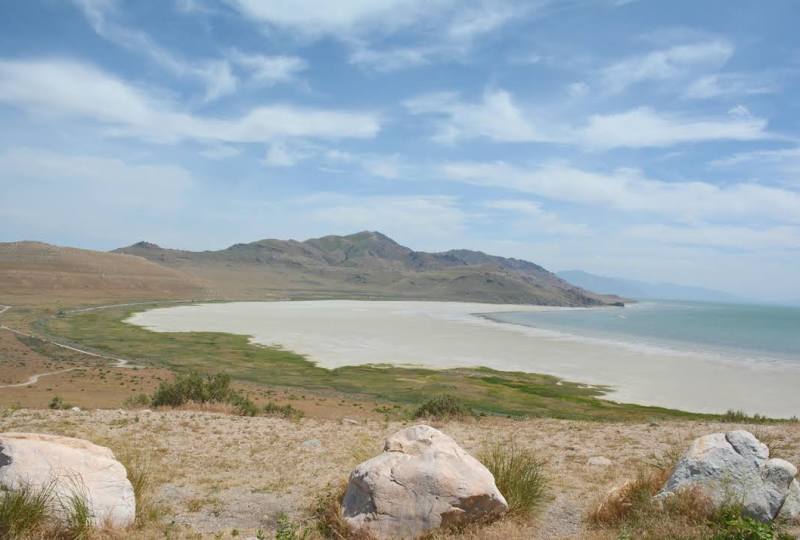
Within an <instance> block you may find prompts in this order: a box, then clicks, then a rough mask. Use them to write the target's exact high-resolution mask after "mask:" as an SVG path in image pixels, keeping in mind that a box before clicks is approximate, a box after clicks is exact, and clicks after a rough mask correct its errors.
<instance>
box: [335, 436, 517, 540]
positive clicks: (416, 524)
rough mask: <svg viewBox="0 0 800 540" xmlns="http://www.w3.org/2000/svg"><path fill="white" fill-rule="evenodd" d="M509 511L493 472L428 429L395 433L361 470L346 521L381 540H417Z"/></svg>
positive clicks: (354, 478)
mask: <svg viewBox="0 0 800 540" xmlns="http://www.w3.org/2000/svg"><path fill="white" fill-rule="evenodd" d="M507 510H508V505H507V504H506V500H505V498H504V497H503V495H502V494H501V493H500V492H499V491H498V489H497V486H496V485H495V482H494V477H493V476H492V474H491V473H490V472H489V470H488V469H487V468H486V467H484V466H483V465H482V464H481V463H480V462H479V461H478V460H476V459H475V458H473V457H472V456H470V455H469V454H468V453H467V452H466V451H464V450H463V449H462V448H461V447H460V446H459V445H458V444H457V443H456V442H455V441H454V440H453V439H451V438H450V437H448V436H447V435H445V434H444V433H442V432H440V431H438V430H436V429H434V428H432V427H429V426H425V425H418V426H414V427H410V428H407V429H404V430H402V431H399V432H397V433H395V434H394V435H392V436H391V437H389V439H387V441H386V444H385V446H384V452H383V453H382V454H380V455H379V456H377V457H374V458H372V459H370V460H368V461H365V462H364V463H362V464H360V465H359V466H358V467H356V469H355V470H354V471H353V473H352V474H351V475H350V482H349V484H348V486H347V491H346V493H345V496H344V500H343V502H342V514H343V517H344V519H345V521H347V523H348V524H349V525H350V526H351V527H353V528H354V529H357V530H364V531H366V532H368V533H369V534H371V535H372V536H374V537H376V538H378V539H384V538H416V537H417V536H420V535H422V534H424V533H426V532H427V531H430V530H433V529H436V528H438V527H440V526H448V525H454V524H461V523H466V522H471V521H478V520H486V519H491V518H494V517H497V516H499V515H501V514H503V513H504V512H506V511H507Z"/></svg>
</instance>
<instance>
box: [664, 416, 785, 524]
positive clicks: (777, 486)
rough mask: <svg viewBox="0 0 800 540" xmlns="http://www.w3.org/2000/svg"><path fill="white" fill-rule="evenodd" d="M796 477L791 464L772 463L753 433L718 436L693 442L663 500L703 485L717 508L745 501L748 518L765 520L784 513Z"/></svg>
mask: <svg viewBox="0 0 800 540" xmlns="http://www.w3.org/2000/svg"><path fill="white" fill-rule="evenodd" d="M796 474H797V469H796V468H795V466H794V465H792V464H791V463H789V462H787V461H784V460H782V459H769V449H768V448H767V446H766V445H765V444H763V443H761V442H760V441H759V440H758V439H756V438H755V437H754V436H753V434H752V433H749V432H747V431H729V432H728V433H713V434H711V435H705V436H703V437H700V438H699V439H695V440H694V442H692V444H691V446H690V447H689V449H688V450H687V451H686V453H685V454H684V455H683V456H682V457H681V459H680V460H679V461H678V464H677V465H676V466H675V470H674V471H673V472H672V476H670V478H669V480H667V483H666V485H665V486H664V488H663V489H662V491H661V493H659V497H663V496H665V495H667V494H669V493H674V492H675V491H677V490H679V489H681V488H685V487H691V486H699V487H701V488H702V489H703V491H705V493H706V494H707V495H708V496H709V497H710V499H711V501H712V502H713V503H714V505H716V506H721V505H723V504H730V503H733V504H737V503H741V504H742V506H743V507H744V511H745V513H746V514H747V515H749V516H750V517H753V518H755V519H758V520H760V521H764V522H766V521H771V520H772V519H774V518H775V516H776V515H777V514H778V512H779V511H780V510H781V507H782V506H783V505H784V501H785V500H786V498H787V495H788V494H789V487H790V485H791V484H792V483H793V481H794V480H793V479H794V477H795V475H796Z"/></svg>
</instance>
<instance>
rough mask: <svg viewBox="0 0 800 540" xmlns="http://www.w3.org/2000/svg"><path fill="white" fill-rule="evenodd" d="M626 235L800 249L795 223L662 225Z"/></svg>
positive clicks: (727, 245) (640, 227)
mask: <svg viewBox="0 0 800 540" xmlns="http://www.w3.org/2000/svg"><path fill="white" fill-rule="evenodd" d="M624 234H626V235H628V236H631V237H634V238H640V239H645V240H650V241H654V242H661V243H667V244H681V245H690V246H710V247H719V248H734V249H753V250H759V251H763V250H768V249H789V250H800V228H798V227H791V226H779V227H767V228H751V227H742V226H719V225H699V226H693V227H676V226H669V225H662V224H653V225H637V226H633V227H629V228H627V229H626V230H625V231H624Z"/></svg>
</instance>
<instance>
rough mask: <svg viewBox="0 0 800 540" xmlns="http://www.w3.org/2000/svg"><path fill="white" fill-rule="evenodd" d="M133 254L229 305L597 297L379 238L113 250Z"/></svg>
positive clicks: (520, 269) (501, 266) (509, 268)
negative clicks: (297, 299) (292, 300)
mask: <svg viewBox="0 0 800 540" xmlns="http://www.w3.org/2000/svg"><path fill="white" fill-rule="evenodd" d="M114 253H116V254H125V255H136V256H138V257H141V258H144V259H147V260H149V261H151V262H153V263H157V264H159V265H162V266H164V267H167V268H170V269H174V270H177V271H179V272H181V273H184V274H187V275H189V276H192V277H193V278H194V279H198V280H201V281H203V282H205V283H207V284H208V286H209V291H208V293H209V295H210V296H212V297H218V298H219V297H221V298H229V299H257V298H275V297H287V296H304V297H339V298H341V297H352V298H406V299H429V300H461V301H474V302H497V303H530V304H545V305H566V306H588V305H602V304H607V303H613V302H615V301H616V300H617V299H614V298H609V297H603V296H600V295H596V294H594V293H591V292H589V291H586V290H583V289H580V288H578V287H575V286H574V285H571V284H570V283H568V282H566V281H564V280H563V279H560V278H559V277H558V276H556V275H555V274H553V273H551V272H549V271H547V270H545V269H544V268H542V267H541V266H539V265H537V264H534V263H531V262H528V261H523V260H519V259H509V258H504V257H495V256H492V255H487V254H485V253H482V252H479V251H469V250H451V251H445V252H441V253H427V252H423V251H414V250H412V249H410V248H407V247H405V246H402V245H400V244H398V243H397V242H395V241H394V240H392V239H391V238H388V237H387V236H385V235H383V234H381V233H379V232H369V231H364V232H360V233H357V234H353V235H348V236H325V237H322V238H314V239H310V240H306V241H302V242H300V241H296V240H273V239H266V240H259V241H256V242H251V243H246V244H234V245H232V246H230V247H228V248H226V249H222V250H218V251H202V252H193V251H184V250H176V249H165V248H162V247H159V246H157V245H155V244H152V243H148V242H139V243H137V244H133V245H131V246H128V247H125V248H120V249H117V250H115V251H114Z"/></svg>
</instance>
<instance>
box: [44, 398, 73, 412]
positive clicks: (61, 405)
mask: <svg viewBox="0 0 800 540" xmlns="http://www.w3.org/2000/svg"><path fill="white" fill-rule="evenodd" d="M47 406H48V407H49V408H51V409H53V410H56V411H62V410H65V409H71V408H72V405H70V404H69V403H67V402H65V401H64V400H63V399H62V398H61V397H60V396H53V399H51V400H50V403H49V404H48V405H47Z"/></svg>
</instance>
